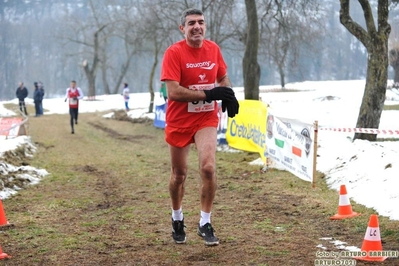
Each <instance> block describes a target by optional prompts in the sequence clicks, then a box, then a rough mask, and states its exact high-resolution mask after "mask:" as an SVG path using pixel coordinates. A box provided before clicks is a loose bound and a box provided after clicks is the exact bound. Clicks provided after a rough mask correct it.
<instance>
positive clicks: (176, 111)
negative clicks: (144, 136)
mask: <svg viewBox="0 0 399 266" xmlns="http://www.w3.org/2000/svg"><path fill="white" fill-rule="evenodd" d="M226 73H227V66H226V63H225V62H224V59H223V56H222V53H221V51H220V48H219V46H218V45H217V44H216V43H214V42H213V41H210V40H204V42H203V44H202V47H201V48H192V47H190V46H188V45H187V43H186V40H181V41H179V42H177V43H175V44H173V45H172V46H170V47H169V48H168V49H167V50H166V51H165V54H164V58H163V62H162V71H161V81H165V80H174V81H177V82H179V84H180V86H183V87H185V88H187V89H191V90H209V89H212V88H214V87H215V84H216V81H217V79H218V78H221V77H223V76H225V75H226ZM217 112H218V110H217V103H216V101H212V102H211V103H208V102H206V101H199V102H177V101H172V100H169V101H168V108H167V110H166V124H167V125H170V126H173V127H179V128H187V127H191V126H196V125H198V124H199V123H200V122H201V121H204V119H207V117H209V116H212V117H217Z"/></svg>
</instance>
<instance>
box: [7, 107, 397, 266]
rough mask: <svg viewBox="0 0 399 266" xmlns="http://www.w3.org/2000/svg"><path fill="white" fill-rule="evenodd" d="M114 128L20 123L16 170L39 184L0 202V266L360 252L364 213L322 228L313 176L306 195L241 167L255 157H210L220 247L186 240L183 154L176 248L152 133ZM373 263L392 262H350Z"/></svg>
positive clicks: (192, 206) (276, 259)
mask: <svg viewBox="0 0 399 266" xmlns="http://www.w3.org/2000/svg"><path fill="white" fill-rule="evenodd" d="M117 118H118V119H105V118H103V117H102V115H101V114H97V113H95V114H80V115H79V124H78V125H76V127H75V134H71V133H70V128H69V117H68V116H67V115H45V116H43V117H38V118H31V119H30V122H29V134H30V136H31V138H32V142H33V144H34V145H35V146H36V147H37V152H36V154H35V156H34V157H33V158H31V159H29V158H27V159H25V160H23V161H24V163H25V164H29V165H32V166H34V167H37V168H43V169H46V170H47V171H48V172H49V173H50V174H49V175H48V176H46V177H45V178H43V180H42V181H41V182H40V183H39V184H37V185H34V186H28V187H26V188H24V189H23V190H21V191H19V192H18V194H16V195H15V196H12V197H11V198H9V199H7V200H5V201H4V202H3V205H4V208H5V211H6V213H7V218H8V220H9V222H11V223H13V224H14V226H13V227H12V228H8V229H4V230H3V231H1V235H0V244H1V247H2V248H3V251H4V252H6V253H7V254H9V255H11V256H12V258H11V259H8V260H1V261H0V265H315V260H316V259H320V257H317V253H316V252H318V251H328V252H339V251H340V249H339V248H338V247H337V246H336V245H335V244H334V243H331V241H330V240H339V241H343V242H346V243H347V245H348V246H349V245H353V246H358V247H360V246H361V244H362V241H363V238H364V234H365V232H366V229H367V223H368V218H369V215H370V214H371V213H373V210H369V209H366V208H365V207H363V206H361V205H357V204H355V203H353V208H354V209H356V211H359V212H361V213H362V215H361V216H359V217H356V218H352V219H347V220H343V221H331V220H329V217H330V216H331V215H333V214H335V213H336V211H337V204H338V194H337V193H336V192H335V191H331V190H329V189H328V188H327V187H326V186H325V184H324V182H323V175H322V174H319V175H318V180H317V187H316V188H311V186H310V184H309V183H307V182H304V181H302V180H300V179H298V178H296V177H294V176H292V175H291V174H289V173H287V172H284V171H277V170H272V169H270V170H269V171H267V172H263V171H261V167H260V166H252V165H249V164H248V163H249V162H251V161H253V160H255V159H257V158H258V155H257V154H253V153H247V152H240V153H226V152H218V154H217V176H218V190H217V195H216V201H215V205H214V210H213V213H212V224H213V226H214V227H215V230H216V235H217V236H218V237H219V238H220V245H219V246H215V247H206V246H205V245H204V243H203V240H202V239H201V238H200V237H198V236H197V235H196V228H197V223H198V221H199V212H200V209H199V193H198V190H199V178H198V161H197V156H196V150H195V147H194V146H193V147H192V148H191V151H190V158H189V171H188V179H187V182H186V195H185V198H184V203H183V212H184V216H185V224H186V226H187V228H186V233H187V243H186V244H184V245H177V244H175V243H174V242H173V241H172V238H171V211H170V201H169V193H168V178H169V156H168V148H167V145H166V144H165V142H164V135H163V130H161V129H157V128H155V127H153V125H152V121H151V120H145V119H144V120H143V119H140V120H131V119H127V118H126V117H125V116H124V115H123V113H118V116H117ZM9 160H11V159H9ZM380 224H381V236H382V239H383V246H384V250H398V243H399V242H398V240H399V229H398V228H399V226H398V225H399V224H398V222H395V221H389V220H387V219H385V218H384V217H381V218H380ZM322 238H323V239H322ZM324 238H325V239H324ZM318 245H322V246H323V247H324V248H325V249H322V248H320V247H317V246H318ZM326 259H332V257H327V258H326ZM345 260H346V262H347V263H352V264H348V265H354V264H353V263H356V261H353V260H351V259H350V258H345ZM377 264H378V265H398V264H399V260H398V259H393V258H390V259H388V260H386V261H385V262H383V263H372V262H362V261H357V265H377Z"/></svg>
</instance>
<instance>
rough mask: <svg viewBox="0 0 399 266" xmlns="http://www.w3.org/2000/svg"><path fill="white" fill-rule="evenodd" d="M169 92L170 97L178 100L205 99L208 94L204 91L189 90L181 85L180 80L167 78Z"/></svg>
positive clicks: (192, 100)
mask: <svg viewBox="0 0 399 266" xmlns="http://www.w3.org/2000/svg"><path fill="white" fill-rule="evenodd" d="M165 83H166V88H167V92H168V98H169V100H172V101H177V102H194V101H203V100H205V99H206V95H205V93H204V92H203V91H195V90H189V89H187V88H184V87H183V86H180V84H179V82H177V81H174V80H165Z"/></svg>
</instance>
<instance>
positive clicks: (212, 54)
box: [161, 9, 239, 246]
mask: <svg viewBox="0 0 399 266" xmlns="http://www.w3.org/2000/svg"><path fill="white" fill-rule="evenodd" d="M179 29H180V31H181V33H183V35H184V39H183V40H181V41H178V42H176V43H175V44H173V45H172V46H170V47H169V48H168V49H167V50H166V51H165V54H164V58H163V62H162V72H161V81H164V82H166V87H167V91H168V108H167V110H166V127H165V140H166V142H167V143H168V144H169V153H170V161H171V171H170V180H169V194H170V198H171V203H172V237H173V240H174V241H175V242H176V243H177V244H181V243H185V242H186V233H185V231H184V227H185V226H184V217H183V212H182V202H183V196H184V187H185V185H184V182H185V181H186V177H187V167H188V155H189V152H190V144H191V143H195V145H196V148H197V154H198V161H199V173H200V178H201V179H200V180H201V185H200V203H201V216H200V220H199V224H198V229H197V234H198V235H199V236H201V237H202V238H203V239H204V240H205V245H208V246H213V245H218V244H219V239H218V238H217V237H216V236H215V235H214V230H213V227H212V225H211V210H212V206H213V200H214V198H215V193H216V186H217V184H216V174H215V172H216V144H217V130H216V128H217V125H218V122H219V119H218V108H217V107H218V104H217V102H216V100H222V110H223V111H224V110H226V109H227V112H228V116H229V117H234V116H235V115H236V114H237V113H238V109H239V104H238V101H237V99H236V97H235V94H234V91H233V90H232V89H231V82H230V79H229V77H228V76H227V66H226V63H225V61H224V59H223V56H222V53H221V51H220V48H219V46H218V45H217V44H216V43H214V42H212V41H210V40H206V39H205V31H206V24H205V18H204V14H203V12H202V11H201V10H198V9H188V10H185V11H184V12H183V15H182V17H181V21H180V26H179ZM216 84H218V87H216V86H217V85H216Z"/></svg>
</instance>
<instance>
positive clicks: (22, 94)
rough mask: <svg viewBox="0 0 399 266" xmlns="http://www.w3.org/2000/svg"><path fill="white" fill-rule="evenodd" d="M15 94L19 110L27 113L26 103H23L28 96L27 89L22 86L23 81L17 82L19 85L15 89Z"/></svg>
mask: <svg viewBox="0 0 399 266" xmlns="http://www.w3.org/2000/svg"><path fill="white" fill-rule="evenodd" d="M15 94H16V96H17V98H18V101H19V110H20V111H21V112H24V113H25V115H28V112H27V111H26V105H25V98H26V97H28V89H27V88H26V87H25V86H24V83H23V82H20V83H19V87H18V88H17V91H16V93H15Z"/></svg>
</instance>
